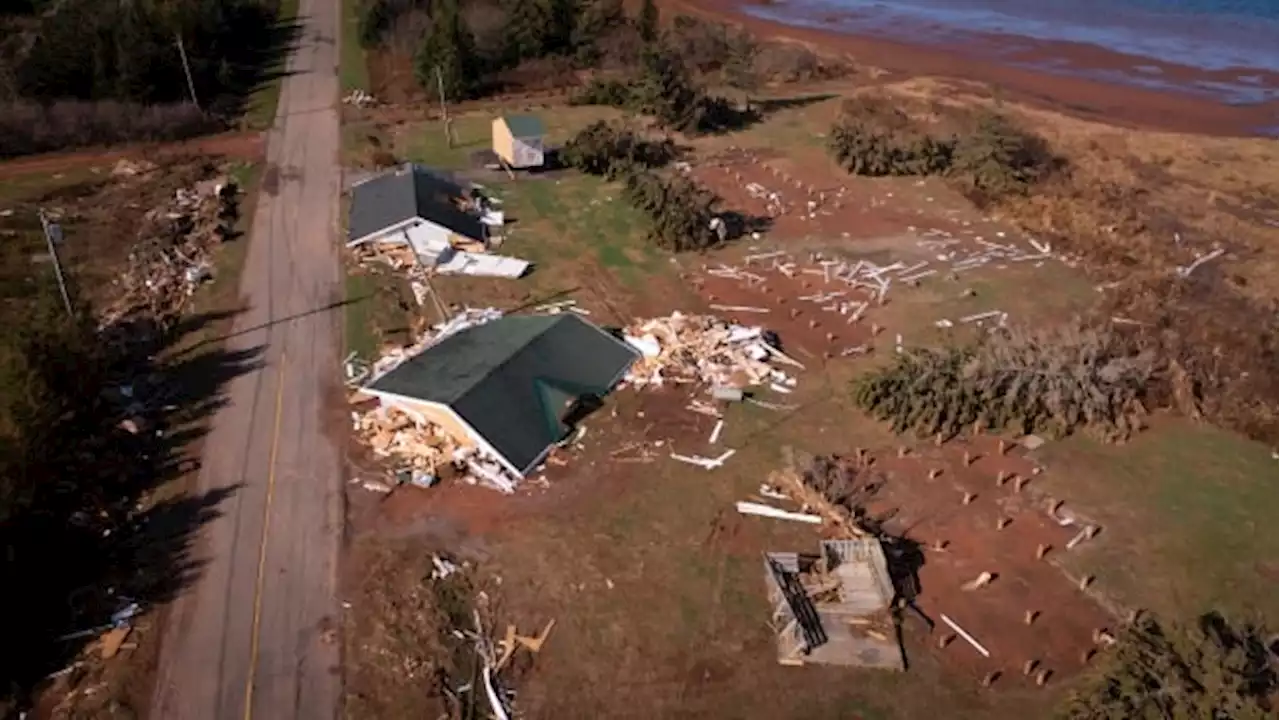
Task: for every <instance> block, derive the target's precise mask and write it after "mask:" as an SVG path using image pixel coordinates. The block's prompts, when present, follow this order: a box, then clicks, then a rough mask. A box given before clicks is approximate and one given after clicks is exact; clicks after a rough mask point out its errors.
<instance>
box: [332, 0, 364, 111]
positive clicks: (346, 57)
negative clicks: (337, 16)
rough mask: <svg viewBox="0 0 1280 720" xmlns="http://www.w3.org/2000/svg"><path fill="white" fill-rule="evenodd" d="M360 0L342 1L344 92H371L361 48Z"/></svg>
mask: <svg viewBox="0 0 1280 720" xmlns="http://www.w3.org/2000/svg"><path fill="white" fill-rule="evenodd" d="M359 10H360V3H359V0H342V37H341V38H340V40H339V42H340V43H341V44H340V45H339V53H340V54H339V56H338V57H339V59H338V63H339V64H338V74H339V78H340V80H341V81H342V92H343V93H344V94H345V93H347V92H350V91H352V90H365V91H368V90H369V65H368V63H367V61H366V59H365V54H364V48H363V47H361V46H360V12H359Z"/></svg>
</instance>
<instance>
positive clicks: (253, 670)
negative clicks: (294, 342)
mask: <svg viewBox="0 0 1280 720" xmlns="http://www.w3.org/2000/svg"><path fill="white" fill-rule="evenodd" d="M284 361H285V354H284V352H283V351H281V353H280V371H279V372H278V373H276V418H275V424H274V426H273V427H272V429H271V457H270V459H269V460H268V465H267V498H266V502H264V503H263V510H262V544H261V546H260V547H259V549H258V579H257V582H256V583H255V585H254V588H253V631H252V632H253V634H252V635H251V636H250V638H249V677H248V679H247V680H246V681H245V689H244V719H245V720H250V718H252V717H253V676H254V675H256V674H257V672H258V627H259V626H260V625H261V624H262V583H263V579H264V578H265V577H266V573H267V531H268V530H270V529H271V500H272V498H274V497H275V489H276V453H277V452H278V451H279V449H280V416H281V414H282V413H283V408H284Z"/></svg>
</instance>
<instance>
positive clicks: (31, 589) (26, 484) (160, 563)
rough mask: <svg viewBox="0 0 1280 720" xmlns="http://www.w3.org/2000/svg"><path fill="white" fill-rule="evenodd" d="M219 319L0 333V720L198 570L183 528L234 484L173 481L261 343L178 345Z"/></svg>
mask: <svg viewBox="0 0 1280 720" xmlns="http://www.w3.org/2000/svg"><path fill="white" fill-rule="evenodd" d="M44 304H48V303H44ZM52 304H53V306H54V307H55V308H56V309H57V310H58V311H59V312H60V310H61V308H60V307H58V306H57V303H56V301H55V302H54V303H52ZM227 319H228V314H226V313H211V314H204V315H194V316H188V317H186V318H185V319H183V320H181V321H179V322H178V323H177V324H176V325H175V326H173V327H171V328H168V329H163V328H158V327H153V326H151V325H149V324H148V323H147V322H136V321H135V322H132V323H130V324H129V325H128V326H124V327H117V328H106V329H104V330H99V329H97V328H93V327H92V325H91V324H90V323H89V322H88V321H82V322H77V321H74V320H66V318H65V315H64V314H63V315H60V314H59V313H55V312H48V313H47V317H41V318H38V319H37V321H36V327H35V328H34V329H28V330H27V332H26V334H25V335H22V336H20V337H18V338H17V339H12V338H3V339H0V383H3V384H4V385H6V386H5V387H0V398H3V404H0V588H3V592H2V593H0V617H4V618H6V620H7V627H6V629H5V633H4V636H5V651H4V652H3V653H0V717H8V716H9V715H11V714H14V713H16V712H17V711H19V710H21V709H24V708H26V707H29V706H30V700H31V698H32V695H33V693H34V692H35V691H36V690H37V689H38V688H39V687H40V685H41V683H42V682H44V680H45V679H46V678H47V677H48V676H50V675H51V674H52V675H54V676H55V677H57V678H58V680H61V679H62V678H63V677H74V676H76V675H77V674H83V673H84V672H85V670H84V669H76V668H73V669H72V670H70V671H66V672H65V673H64V672H62V671H64V670H65V669H66V668H67V667H68V664H69V663H72V662H73V661H75V659H76V658H77V657H78V656H80V655H81V653H82V652H83V651H84V650H85V649H86V647H87V646H88V645H89V644H91V643H95V642H98V640H99V638H100V637H102V636H103V633H104V632H106V631H107V630H109V629H110V628H111V627H112V625H113V624H114V623H116V622H117V621H118V622H120V624H121V625H123V624H126V623H127V618H128V616H130V615H131V613H132V612H133V609H132V608H133V607H134V604H135V603H136V605H137V607H138V608H140V609H143V610H145V609H146V608H149V607H152V606H155V605H159V604H163V603H165V602H168V601H169V600H171V599H173V597H174V596H175V595H176V594H177V593H178V592H180V591H181V590H182V589H183V588H184V587H186V586H187V585H188V584H189V583H191V582H192V581H193V580H194V579H195V578H196V577H197V576H198V575H199V573H200V571H201V565H200V562H199V561H198V560H197V559H196V558H195V557H194V554H193V548H194V542H195V537H196V534H197V533H198V532H199V530H200V528H201V527H202V526H203V525H204V524H206V523H208V522H209V521H211V520H212V519H214V518H216V517H218V515H220V514H221V513H220V511H219V509H218V508H219V505H220V504H221V503H222V502H223V501H225V500H226V499H227V498H229V497H231V496H232V495H233V494H234V493H235V492H236V491H237V489H238V486H232V487H226V488H222V489H217V490H213V491H210V492H204V493H189V492H187V491H186V487H185V481H187V480H189V479H191V478H193V477H194V473H195V471H196V470H198V468H199V461H198V457H199V441H200V440H201V439H202V438H203V436H204V434H205V432H206V426H207V424H208V422H209V419H210V417H211V416H212V415H213V413H215V412H217V411H218V410H219V409H220V408H222V407H223V406H224V405H225V404H226V402H227V400H226V386H227V384H228V383H229V382H230V381H231V380H233V379H234V378H236V377H238V376H240V375H242V374H245V373H248V372H252V371H254V370H256V369H258V368H259V367H261V356H262V348H261V347H254V348H249V349H241V350H229V349H225V348H222V347H218V346H214V345H204V346H200V347H198V348H195V349H193V348H187V349H185V350H183V349H181V348H182V347H184V345H185V344H187V343H189V340H188V338H189V337H190V336H191V335H192V334H193V333H202V332H204V331H207V330H208V329H209V328H208V325H209V324H210V323H221V322H223V321H225V320H227ZM41 326H45V327H46V330H43V331H42V330H40V329H39V328H40V327H41ZM15 367H16V368H18V369H17V370H15ZM22 390H25V394H23V393H22V392H21V391H22ZM14 397H17V398H19V399H18V400H11V399H10V398H14ZM15 420H16V421H19V422H20V423H21V425H18V426H13V425H8V423H11V422H13V421H15ZM6 702H8V703H9V704H8V705H6Z"/></svg>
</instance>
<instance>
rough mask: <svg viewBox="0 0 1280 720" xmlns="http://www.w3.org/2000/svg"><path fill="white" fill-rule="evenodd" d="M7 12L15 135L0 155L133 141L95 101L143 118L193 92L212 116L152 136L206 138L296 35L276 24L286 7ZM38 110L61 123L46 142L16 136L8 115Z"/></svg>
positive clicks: (79, 1)
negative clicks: (195, 135)
mask: <svg viewBox="0 0 1280 720" xmlns="http://www.w3.org/2000/svg"><path fill="white" fill-rule="evenodd" d="M6 10H7V12H6V14H5V15H4V16H2V17H0V34H2V35H3V36H4V39H3V41H0V127H3V128H4V129H5V130H6V133H5V135H6V138H5V140H4V141H3V142H2V143H0V156H2V155H15V154H21V153H24V152H39V151H44V150H50V149H55V148H54V147H49V146H50V145H60V146H62V147H66V146H74V145H78V144H88V143H93V142H102V141H104V140H105V141H111V140H116V139H133V138H132V137H130V131H129V128H128V127H127V126H126V127H115V125H117V124H118V123H116V122H115V121H114V120H112V119H111V118H110V117H108V116H106V115H104V114H103V113H99V112H96V109H95V108H93V106H92V104H93V103H111V104H114V105H115V106H119V105H121V104H123V105H125V106H128V107H133V108H136V109H137V110H139V111H141V110H142V109H143V108H148V109H154V108H157V107H161V108H165V107H170V106H181V105H187V104H190V103H191V102H192V99H193V98H192V96H191V90H192V88H194V91H195V100H197V101H198V104H199V105H200V109H201V110H202V111H203V112H202V113H199V114H192V113H190V112H182V111H175V112H170V113H162V115H163V116H164V117H165V118H167V123H168V125H169V126H170V127H168V128H165V127H161V128H156V127H154V124H151V125H148V126H147V127H146V129H145V137H144V138H142V139H153V138H152V136H157V135H158V136H160V137H155V138H154V139H171V138H169V137H167V136H170V135H173V136H181V135H183V134H191V133H193V132H205V131H207V130H208V129H209V126H210V123H209V119H213V120H216V121H221V122H223V123H227V122H229V121H231V120H232V119H234V118H235V117H236V116H238V115H239V113H240V112H241V110H242V109H243V106H244V103H245V100H246V98H247V97H248V95H249V93H250V92H251V91H252V90H253V89H254V88H255V87H256V86H257V85H258V84H260V83H261V82H262V81H263V80H265V79H267V77H268V73H270V72H271V71H272V68H273V66H276V65H278V64H279V63H280V62H281V60H282V58H283V56H284V52H285V50H286V49H287V46H288V44H289V42H290V41H291V39H292V36H293V27H292V26H291V25H289V24H287V23H282V22H281V21H280V19H279V17H278V13H279V0H173V1H161V0H133V1H131V2H122V1H116V0H107V1H105V2H104V1H102V0H62V1H61V2H57V3H50V2H45V1H44V0H25V1H24V2H22V3H18V4H17V5H13V6H8V7H7V8H6ZM179 40H180V41H181V43H182V46H183V48H184V49H185V50H186V54H187V58H188V60H189V63H190V69H191V83H190V84H188V82H187V77H186V74H185V72H184V70H183V65H182V56H181V54H180V52H179ZM55 104H56V105H57V108H56V109H55V108H54V107H53V106H54V105H55ZM33 107H36V108H40V109H41V110H43V111H44V112H48V113H50V114H51V115H56V117H50V118H49V119H48V122H46V123H44V125H45V127H44V128H43V131H42V132H40V133H39V135H38V136H37V135H36V133H37V131H38V130H40V128H35V127H33V128H31V129H30V130H29V131H28V133H29V134H30V136H29V137H28V136H27V134H23V135H22V136H21V137H18V136H15V133H20V132H21V127H20V125H21V124H20V123H18V122H17V121H16V120H15V121H14V122H5V119H6V117H7V116H8V115H9V114H13V113H17V114H20V115H23V116H25V117H29V116H30V115H31V113H32V112H33V110H32V108H33ZM154 114H155V113H154V110H153V115H154ZM72 116H74V117H72ZM104 124H105V125H112V127H111V128H104V127H102V126H103V125H104ZM51 126H52V127H53V128H65V131H63V132H62V133H61V134H64V135H67V137H58V136H57V135H58V134H59V133H51V132H50V128H51ZM113 136H115V137H113Z"/></svg>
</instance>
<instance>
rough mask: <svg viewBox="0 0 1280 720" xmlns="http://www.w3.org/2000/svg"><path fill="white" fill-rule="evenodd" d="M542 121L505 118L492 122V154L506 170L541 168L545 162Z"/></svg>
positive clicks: (522, 117)
mask: <svg viewBox="0 0 1280 720" xmlns="http://www.w3.org/2000/svg"><path fill="white" fill-rule="evenodd" d="M546 134H547V131H546V129H545V128H544V127H543V125H542V121H541V120H539V119H538V118H536V117H534V116H533V115H504V116H503V117H500V118H495V119H494V121H493V152H494V154H495V155H497V156H498V157H499V158H500V159H501V160H502V161H503V162H505V163H506V164H507V165H508V166H509V167H511V168H513V169H516V170H520V169H524V168H535V167H542V165H543V163H544V162H545V160H546V156H545V149H544V147H543V137H544V136H545V135H546Z"/></svg>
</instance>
